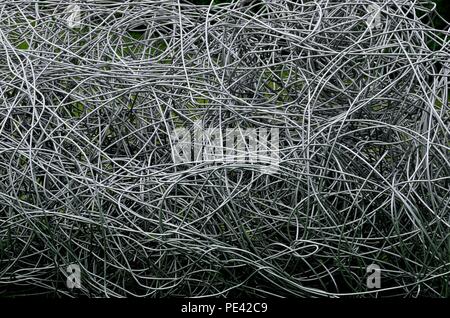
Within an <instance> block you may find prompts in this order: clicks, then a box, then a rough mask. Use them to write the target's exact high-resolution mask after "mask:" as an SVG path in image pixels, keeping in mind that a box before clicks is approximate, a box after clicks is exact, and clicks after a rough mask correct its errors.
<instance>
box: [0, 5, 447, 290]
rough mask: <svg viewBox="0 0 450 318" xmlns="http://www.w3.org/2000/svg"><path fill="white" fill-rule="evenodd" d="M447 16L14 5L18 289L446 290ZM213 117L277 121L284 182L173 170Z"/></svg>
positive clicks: (10, 155)
mask: <svg viewBox="0 0 450 318" xmlns="http://www.w3.org/2000/svg"><path fill="white" fill-rule="evenodd" d="M374 3H375V4H376V5H374ZM74 4H75V5H76V6H72V7H71V8H72V9H71V10H72V11H71V10H68V7H70V6H71V5H74ZM74 8H76V9H74ZM370 8H372V9H370ZM373 8H375V9H373ZM78 9H79V11H78ZM432 10H433V5H432V4H431V2H428V1H377V2H373V1H365V0H357V1H331V0H317V1H279V0H270V1H269V0H267V1H236V2H233V3H229V4H220V5H202V6H196V5H192V4H190V3H189V2H183V1H169V0H161V1H150V0H141V1H126V2H122V1H106V0H102V1H67V0H66V1H56V0H43V1H33V0H5V1H2V2H1V4H0V291H1V292H2V295H26V294H32V293H44V294H57V295H70V296H73V295H74V294H73V293H71V292H70V291H69V290H68V289H67V287H66V285H65V278H66V275H67V273H66V268H67V266H68V265H69V264H78V265H80V266H81V269H82V288H81V290H80V291H79V293H78V294H81V295H88V296H95V297H97V296H112V297H118V296H130V295H135V296H152V297H162V296H195V297H201V296H213V295H214V296H240V295H246V296H270V295H272V296H300V297H315V296H327V297H338V296H345V295H352V296H366V297H373V296H376V295H378V296H379V295H385V296H411V297H414V296H442V297H445V296H449V284H448V283H449V274H450V257H449V255H450V235H449V233H450V231H449V227H450V207H449V205H450V190H449V189H450V184H449V180H450V156H449V154H450V140H449V132H450V128H449V113H450V112H449V105H448V100H449V89H448V80H449V74H450V71H449V58H450V50H449V35H450V34H449V31H448V28H447V30H446V31H445V30H444V31H442V30H441V31H440V30H436V29H434V28H432V27H431V26H429V25H427V24H426V23H425V22H424V21H426V17H427V16H428V15H430V14H431V13H432ZM76 15H78V17H76ZM78 19H79V20H78ZM71 21H72V22H71ZM196 121H202V122H203V124H204V125H205V126H208V127H209V126H211V127H217V126H218V125H222V126H223V127H243V128H249V127H250V128H252V127H253V128H257V127H265V128H271V127H272V128H273V127H277V128H279V130H280V149H281V161H280V165H279V168H280V169H279V171H278V172H277V173H275V174H264V173H261V171H260V170H259V169H257V168H255V167H254V166H252V165H251V164H246V163H239V164H238V163H228V164H205V163H200V164H198V163H197V164H194V163H192V164H185V165H176V164H174V162H173V159H172V156H171V149H172V148H171V147H172V144H171V137H170V136H171V131H173V129H175V128H177V127H192V125H193V123H194V122H196ZM370 264H378V265H379V266H380V267H381V268H382V286H381V289H379V290H371V289H368V288H367V286H366V276H367V275H366V267H367V266H368V265H370Z"/></svg>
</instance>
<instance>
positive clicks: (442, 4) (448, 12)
mask: <svg viewBox="0 0 450 318" xmlns="http://www.w3.org/2000/svg"><path fill="white" fill-rule="evenodd" d="M190 1H191V2H192V3H195V4H204V5H205V4H210V2H211V0H190ZM213 1H214V3H215V4H219V3H224V2H232V1H233V0H213ZM432 1H433V2H435V3H436V4H437V11H438V12H439V14H440V15H441V16H442V17H444V18H445V20H447V22H450V0H432ZM433 25H434V26H435V27H436V28H439V29H444V28H445V27H446V24H445V23H444V22H443V21H440V19H438V18H434V19H433ZM447 26H448V25H447Z"/></svg>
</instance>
